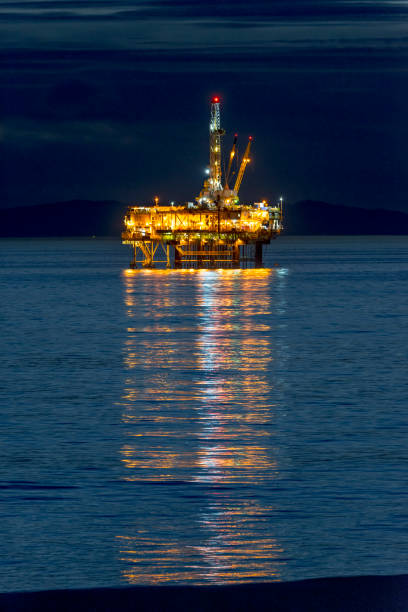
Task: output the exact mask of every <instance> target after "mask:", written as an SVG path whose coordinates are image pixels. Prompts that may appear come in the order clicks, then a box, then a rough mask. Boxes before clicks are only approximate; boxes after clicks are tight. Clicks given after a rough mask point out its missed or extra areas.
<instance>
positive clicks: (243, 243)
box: [122, 96, 282, 268]
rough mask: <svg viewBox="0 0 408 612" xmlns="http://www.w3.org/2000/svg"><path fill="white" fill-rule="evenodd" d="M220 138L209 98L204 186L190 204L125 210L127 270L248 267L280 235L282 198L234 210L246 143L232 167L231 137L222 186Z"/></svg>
mask: <svg viewBox="0 0 408 612" xmlns="http://www.w3.org/2000/svg"><path fill="white" fill-rule="evenodd" d="M224 134H225V130H223V129H222V128H221V122H220V99H219V97H218V96H214V97H213V98H212V100H211V119H210V164H209V168H208V169H207V178H206V180H205V181H204V186H203V188H202V190H201V191H200V193H199V195H198V196H197V197H196V198H195V202H188V203H186V204H183V205H177V204H175V203H174V202H172V203H171V204H169V205H165V206H162V205H160V206H159V200H158V198H155V202H154V204H153V203H152V204H142V205H137V206H130V207H129V208H128V210H127V213H126V216H125V228H126V229H125V231H124V232H123V233H122V243H123V244H129V245H131V246H132V248H133V257H132V261H131V263H130V266H131V268H137V267H139V266H142V267H144V268H152V267H155V264H156V263H159V264H166V267H168V268H171V267H172V266H174V267H175V268H214V267H216V268H233V267H239V266H240V265H242V264H244V265H245V264H246V265H248V262H249V265H255V266H258V267H259V266H261V265H262V246H263V245H264V244H269V243H270V241H271V239H273V238H276V236H278V234H279V233H280V231H281V230H282V198H281V199H280V201H279V203H278V204H277V205H275V206H270V205H269V204H268V203H267V202H266V201H265V200H262V201H261V202H254V203H253V204H240V202H239V198H238V193H239V189H240V187H241V183H242V179H243V176H244V173H245V169H246V167H247V165H248V163H249V162H250V151H251V144H252V137H249V140H248V144H247V146H246V149H245V152H244V155H243V157H242V158H241V160H240V162H238V160H237V157H238V155H237V134H235V136H234V141H233V145H232V149H231V152H230V155H229V159H228V165H227V168H226V170H225V171H224V181H223V180H222V155H221V139H222V137H223V136H224ZM237 162H238V163H237ZM234 166H235V168H234ZM234 179H235V180H234ZM230 183H231V186H230ZM232 184H233V186H232Z"/></svg>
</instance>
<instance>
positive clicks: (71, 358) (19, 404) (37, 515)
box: [0, 237, 408, 591]
mask: <svg viewBox="0 0 408 612" xmlns="http://www.w3.org/2000/svg"><path fill="white" fill-rule="evenodd" d="M129 258H130V253H129V251H128V249H127V248H126V247H123V246H122V245H120V243H118V242H115V241H99V240H89V241H87V240H76V241H75V240H72V241H71V240H60V241H56V240H55V241H53V240H32V241H23V240H21V241H19V240H15V241H12V240H3V241H1V242H0V266H1V267H0V292H1V332H0V340H1V353H0V402H1V419H0V513H1V516H0V518H1V520H0V564H1V565H0V570H1V571H0V590H2V591H7V590H27V589H43V588H44V589H49V588H57V587H81V586H88V587H89V586H107V585H120V584H159V583H197V584H207V583H233V582H244V581H249V580H250V581H265V580H290V579H301V578H309V577H319V576H339V575H341V576H343V575H353V574H369V573H375V574H392V573H401V572H406V571H407V566H408V530H407V520H408V469H407V466H408V444H407V435H408V410H407V404H408V401H407V398H408V385H407V380H408V376H407V357H408V355H407V353H408V349H407V346H408V241H407V239H406V238H399V237H395V238H317V239H316V238H285V237H282V238H281V239H279V240H277V241H276V242H275V243H274V244H273V245H272V246H271V247H270V249H269V251H268V255H267V257H266V264H267V266H269V269H262V270H229V271H222V270H221V271H217V270H214V271H190V270H186V271H164V270H162V271H160V270H157V271H147V270H146V271H130V270H127V269H126V268H127V264H128V261H129ZM274 264H277V265H274Z"/></svg>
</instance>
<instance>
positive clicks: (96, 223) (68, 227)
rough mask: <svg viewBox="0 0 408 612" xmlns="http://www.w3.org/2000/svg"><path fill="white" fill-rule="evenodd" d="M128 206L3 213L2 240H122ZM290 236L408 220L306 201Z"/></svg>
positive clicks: (383, 231)
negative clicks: (79, 237)
mask: <svg viewBox="0 0 408 612" xmlns="http://www.w3.org/2000/svg"><path fill="white" fill-rule="evenodd" d="M127 207H128V204H125V203H123V202H117V201H114V200H105V201H100V202H96V201H91V200H71V201H69V202H56V203H54V204H39V205H36V206H20V207H17V208H3V209H0V237H2V238H14V237H15V238H20V237H21V238H24V237H27V238H28V237H30V238H34V237H57V238H58V237H67V236H112V237H114V236H116V237H120V234H121V231H122V228H123V217H124V214H125V212H126V209H127ZM283 225H284V234H285V235H290V236H319V235H320V236H323V235H326V236H330V235H332V236H339V235H349V236H350V235H354V236H356V235H364V234H368V235H406V234H408V215H407V214H405V213H403V212H399V211H389V210H382V209H377V210H369V209H365V208H356V207H351V206H340V205H333V204H327V203H325V202H316V201H313V200H304V201H301V202H296V203H294V204H287V205H286V206H285V207H284V219H283Z"/></svg>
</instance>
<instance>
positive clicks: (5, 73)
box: [0, 0, 408, 209]
mask: <svg viewBox="0 0 408 612" xmlns="http://www.w3.org/2000/svg"><path fill="white" fill-rule="evenodd" d="M407 9H408V7H407V6H406V4H403V3H397V2H395V3H394V2H359V1H356V2H343V1H340V0H331V1H330V2H306V1H301V0H291V1H290V2H283V1H277V2H269V1H268V2H261V1H259V0H255V1H254V2H251V3H247V2H240V1H237V0H235V1H234V2H232V1H228V2H225V1H224V2H201V1H199V0H195V1H194V2H192V1H185V2H180V1H178V0H172V1H171V2H170V1H155V0H152V1H151V2H141V3H136V2H134V1H132V2H131V1H126V0H125V1H120V0H119V1H114V2H112V1H101V2H100V1H99V0H95V1H94V0H92V1H88V0H81V1H80V2H79V1H76V0H73V1H69V2H67V1H61V2H57V1H55V0H50V1H49V2H44V1H42V2H38V1H34V2H7V3H4V2H3V3H1V2H0V15H1V19H2V21H1V23H0V34H2V38H1V42H0V66H1V70H0V86H1V91H2V93H1V97H0V112H1V115H2V124H3V130H2V136H1V140H0V143H1V147H2V159H3V160H4V163H3V164H2V167H1V168H0V172H3V176H2V177H1V180H0V183H1V190H2V193H1V201H2V203H3V205H4V204H7V203H8V204H17V203H18V204H26V203H31V202H41V201H51V200H61V199H70V198H98V199H124V200H135V199H136V198H138V199H141V200H150V199H151V197H152V196H153V195H154V194H155V193H159V195H160V196H161V197H162V198H163V200H166V199H176V200H187V199H189V200H191V199H192V198H193V197H194V195H195V194H196V193H197V192H198V190H199V188H200V184H201V180H202V177H203V174H202V173H203V170H204V167H205V165H206V164H207V148H208V133H207V132H208V101H209V99H210V96H211V95H212V94H213V93H220V94H221V95H222V99H223V106H222V113H223V114H222V120H223V124H224V127H225V128H226V129H227V130H228V134H233V133H234V132H235V131H239V133H240V142H241V148H242V147H243V146H245V140H246V137H247V136H248V134H250V133H251V134H253V135H254V136H255V141H254V153H253V162H252V163H251V165H250V167H249V168H248V172H247V175H246V176H245V180H244V183H243V189H242V195H243V197H244V198H254V197H255V198H257V197H261V196H262V197H264V196H265V197H271V198H273V197H275V196H276V197H277V196H279V195H280V193H281V192H282V193H284V195H285V196H286V197H287V198H288V199H289V200H292V201H293V200H295V199H301V198H311V199H321V200H327V201H331V202H337V203H344V204H355V205H363V206H374V207H375V206H376V207H380V206H383V207H387V206H388V207H389V208H401V209H404V208H405V207H406V201H405V195H404V194H405V193H406V192H407V188H408V172H406V170H407V169H406V162H405V160H406V159H407V158H408V150H407V149H408V146H407V144H406V143H407V142H408V139H407V131H408V122H407V119H406V117H405V115H406V113H405V103H404V101H405V100H406V97H407V94H408V82H407V66H408V47H407V36H406V29H405V15H406V13H407ZM7 11H8V14H7ZM228 138H229V136H227V137H226V140H225V146H226V147H228V146H229V140H228Z"/></svg>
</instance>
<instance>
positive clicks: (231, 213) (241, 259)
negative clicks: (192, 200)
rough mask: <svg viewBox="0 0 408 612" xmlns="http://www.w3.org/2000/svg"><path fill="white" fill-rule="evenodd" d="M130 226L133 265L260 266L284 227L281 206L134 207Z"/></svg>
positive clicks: (126, 239)
mask: <svg viewBox="0 0 408 612" xmlns="http://www.w3.org/2000/svg"><path fill="white" fill-rule="evenodd" d="M125 227H126V229H125V231H124V232H123V233H122V242H123V243H124V244H129V245H131V246H132V249H133V257H132V261H131V264H130V265H131V267H133V268H136V267H139V266H141V267H145V268H151V267H154V266H155V265H156V264H159V265H163V264H165V265H166V267H168V268H170V267H175V268H183V267H186V268H196V267H198V268H202V267H203V268H214V267H223V268H224V267H239V266H240V265H241V264H242V263H251V262H253V264H254V265H257V266H260V265H262V247H263V245H264V244H269V243H270V241H271V240H272V239H273V238H275V237H276V236H277V235H278V234H279V233H280V231H281V229H282V206H281V205H279V206H269V205H268V204H267V203H266V202H259V203H255V204H251V205H235V206H231V205H230V206H222V205H213V206H211V205H207V206H200V205H194V204H187V205H185V206H159V205H157V204H156V205H155V206H130V207H129V209H128V211H127V214H126V217H125Z"/></svg>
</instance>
